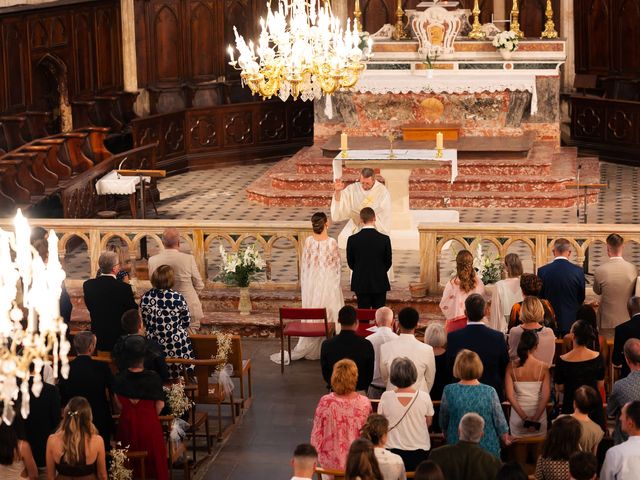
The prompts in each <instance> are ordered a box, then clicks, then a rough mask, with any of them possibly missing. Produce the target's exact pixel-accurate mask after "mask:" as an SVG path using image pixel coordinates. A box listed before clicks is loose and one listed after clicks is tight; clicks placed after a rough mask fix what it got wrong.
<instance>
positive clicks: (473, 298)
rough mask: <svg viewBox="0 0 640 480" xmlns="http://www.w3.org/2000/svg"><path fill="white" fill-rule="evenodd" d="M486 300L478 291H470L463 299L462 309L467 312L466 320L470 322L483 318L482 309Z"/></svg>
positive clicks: (485, 304)
mask: <svg viewBox="0 0 640 480" xmlns="http://www.w3.org/2000/svg"><path fill="white" fill-rule="evenodd" d="M486 306H487V302H486V301H485V300H484V298H483V296H482V295H480V294H479V293H472V294H471V295H469V296H468V297H467V299H466V300H465V301H464V309H465V310H466V312H467V320H468V321H470V322H479V321H481V320H482V319H483V318H484V310H485V308H486Z"/></svg>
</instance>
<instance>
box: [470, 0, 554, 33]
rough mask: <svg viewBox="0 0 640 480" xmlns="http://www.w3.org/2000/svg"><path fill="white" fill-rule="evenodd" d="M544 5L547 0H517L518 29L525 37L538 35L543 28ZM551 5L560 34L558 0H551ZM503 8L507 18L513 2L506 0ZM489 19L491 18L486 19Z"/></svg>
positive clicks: (544, 20)
mask: <svg viewBox="0 0 640 480" xmlns="http://www.w3.org/2000/svg"><path fill="white" fill-rule="evenodd" d="M469 3H473V2H469ZM546 7H547V0H518V9H519V10H520V15H519V19H518V21H519V23H520V30H522V31H523V32H524V35H525V37H537V38H539V37H540V34H541V33H542V31H543V30H544V24H545V22H546V21H547V18H546V16H545V10H546ZM551 7H552V8H553V21H554V23H555V28H556V31H557V32H558V33H559V34H560V36H562V35H561V33H562V32H561V31H560V0H552V1H551ZM505 8H506V10H505V13H506V15H507V18H509V12H511V9H512V8H513V2H512V1H511V0H507V1H506V3H505ZM490 20H491V18H489V20H487V21H490Z"/></svg>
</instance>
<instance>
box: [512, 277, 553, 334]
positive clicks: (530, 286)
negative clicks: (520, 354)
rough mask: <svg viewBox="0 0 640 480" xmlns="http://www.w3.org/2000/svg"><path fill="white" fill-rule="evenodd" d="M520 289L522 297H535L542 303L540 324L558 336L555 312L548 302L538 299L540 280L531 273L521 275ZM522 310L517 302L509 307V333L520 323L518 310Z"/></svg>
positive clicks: (540, 289)
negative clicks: (542, 314) (542, 316)
mask: <svg viewBox="0 0 640 480" xmlns="http://www.w3.org/2000/svg"><path fill="white" fill-rule="evenodd" d="M520 289H521V290H522V296H523V297H524V298H527V297H536V298H537V299H538V300H540V302H542V308H543V309H544V318H543V321H542V322H541V324H542V325H544V326H545V327H549V328H550V329H551V330H553V332H554V334H556V335H557V334H558V323H557V321H556V312H554V311H553V307H552V306H551V304H550V303H549V300H545V299H543V298H540V292H541V291H542V280H540V277H538V276H537V275H534V274H532V273H523V274H522V276H521V277H520ZM521 308H522V302H518V303H516V304H514V305H513V307H511V315H509V325H508V327H507V331H510V330H511V329H512V328H513V327H515V326H516V325H520V324H521V323H522V321H521V319H520V310H521Z"/></svg>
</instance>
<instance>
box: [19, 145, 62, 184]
mask: <svg viewBox="0 0 640 480" xmlns="http://www.w3.org/2000/svg"><path fill="white" fill-rule="evenodd" d="M50 150H51V146H46V145H32V144H27V145H25V146H24V147H23V148H22V149H21V151H22V152H26V153H33V154H34V155H35V157H34V160H33V165H32V166H31V171H32V172H33V175H34V176H35V177H36V178H37V179H38V180H40V181H41V182H42V183H43V184H44V187H45V191H48V190H49V191H51V190H55V188H56V187H57V186H58V185H59V183H60V179H59V178H58V175H56V173H55V172H53V171H51V170H50V169H49V167H48V165H47V160H48V156H49V151H50Z"/></svg>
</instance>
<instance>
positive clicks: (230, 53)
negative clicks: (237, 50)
mask: <svg viewBox="0 0 640 480" xmlns="http://www.w3.org/2000/svg"><path fill="white" fill-rule="evenodd" d="M227 52H229V57H231V63H235V61H236V60H235V58H233V48H232V47H231V45H229V48H228V49H227Z"/></svg>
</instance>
